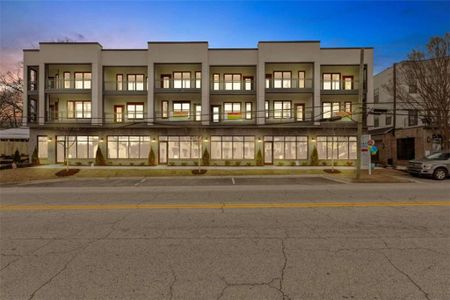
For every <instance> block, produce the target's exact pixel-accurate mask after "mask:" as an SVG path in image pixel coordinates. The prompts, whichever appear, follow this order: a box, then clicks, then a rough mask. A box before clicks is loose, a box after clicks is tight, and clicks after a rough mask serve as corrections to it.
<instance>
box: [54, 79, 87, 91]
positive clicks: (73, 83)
mask: <svg viewBox="0 0 450 300" xmlns="http://www.w3.org/2000/svg"><path fill="white" fill-rule="evenodd" d="M45 88H46V89H48V90H90V89H91V88H92V80H91V79H47V81H46V86H45Z"/></svg>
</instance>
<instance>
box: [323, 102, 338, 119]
mask: <svg viewBox="0 0 450 300" xmlns="http://www.w3.org/2000/svg"><path fill="white" fill-rule="evenodd" d="M339 110H340V103H339V102H323V103H322V117H323V118H324V119H329V118H331V117H333V116H335V115H336V113H337V112H339Z"/></svg>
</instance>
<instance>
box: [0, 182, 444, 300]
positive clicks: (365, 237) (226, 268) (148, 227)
mask: <svg viewBox="0 0 450 300" xmlns="http://www.w3.org/2000/svg"><path fill="white" fill-rule="evenodd" d="M266 179H270V178H266ZM119 182H120V181H119ZM244 183H245V182H244ZM244 183H243V184H231V185H230V184H227V185H220V184H219V185H214V184H211V183H210V182H205V184H204V185H201V184H197V185H187V184H186V185H185V186H180V185H175V184H163V183H161V184H158V185H150V184H149V185H146V184H143V185H141V184H139V185H137V186H134V184H135V182H134V183H133V185H130V183H128V184H124V185H120V183H116V184H115V185H114V186H109V187H108V186H99V185H96V184H95V183H93V182H88V181H84V183H83V184H82V185H79V184H74V185H70V184H69V185H68V186H64V187H49V186H46V185H45V184H44V185H42V184H41V185H37V186H17V187H8V188H6V187H4V188H2V190H1V194H0V195H1V199H0V203H1V206H0V252H1V256H0V259H1V261H0V298H1V299H450V276H449V274H450V217H449V216H450V185H449V184H448V182H443V183H436V182H434V181H429V182H426V181H423V182H422V181H420V182H416V183H405V184H341V183H337V182H328V181H327V180H325V181H323V180H321V179H312V180H311V181H309V183H308V184H297V183H296V181H295V180H294V179H288V180H287V181H284V182H279V181H277V180H274V181H271V182H265V183H264V184H261V182H259V181H255V182H253V181H251V180H250V181H247V182H246V184H244ZM162 204H170V207H165V208H158V205H162ZM189 204H196V205H198V207H197V208H192V207H191V208H186V207H187V206H188V205H189ZM241 204H245V205H246V207H245V208H244V207H242V208H238V206H239V205H241ZM270 204H278V205H280V206H281V207H283V208H268V207H269V206H270ZM77 205H78V206H77ZM80 205H84V206H80ZM130 205H131V206H130ZM133 205H134V206H133ZM227 205H230V206H227ZM232 205H234V206H232ZM258 205H259V206H258ZM301 205H308V207H301ZM332 205H336V207H333V206H332ZM349 205H358V206H357V207H352V206H349ZM413 205H416V206H413ZM261 207H265V208H261Z"/></svg>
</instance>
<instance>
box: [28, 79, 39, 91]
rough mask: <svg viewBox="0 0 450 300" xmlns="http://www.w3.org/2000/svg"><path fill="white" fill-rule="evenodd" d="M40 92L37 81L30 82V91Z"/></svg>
mask: <svg viewBox="0 0 450 300" xmlns="http://www.w3.org/2000/svg"><path fill="white" fill-rule="evenodd" d="M38 90H39V85H38V82H37V81H28V91H29V92H37V91H38Z"/></svg>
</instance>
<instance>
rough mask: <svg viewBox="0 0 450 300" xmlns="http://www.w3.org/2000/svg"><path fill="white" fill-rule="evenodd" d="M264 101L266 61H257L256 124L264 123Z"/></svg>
mask: <svg viewBox="0 0 450 300" xmlns="http://www.w3.org/2000/svg"><path fill="white" fill-rule="evenodd" d="M265 101H266V63H265V62H264V61H258V64H257V66H256V124H257V125H264V124H265V123H266V119H265V117H266V114H265Z"/></svg>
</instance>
